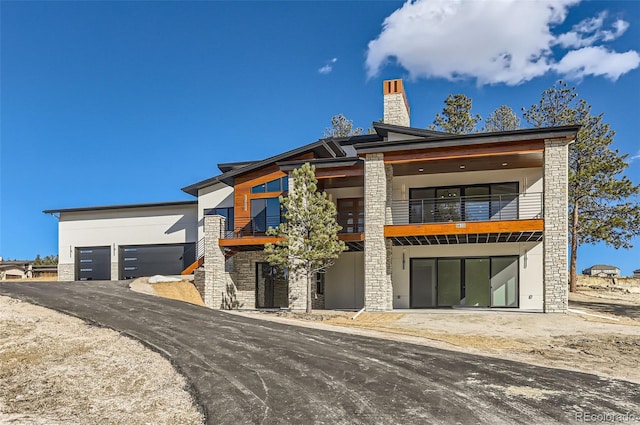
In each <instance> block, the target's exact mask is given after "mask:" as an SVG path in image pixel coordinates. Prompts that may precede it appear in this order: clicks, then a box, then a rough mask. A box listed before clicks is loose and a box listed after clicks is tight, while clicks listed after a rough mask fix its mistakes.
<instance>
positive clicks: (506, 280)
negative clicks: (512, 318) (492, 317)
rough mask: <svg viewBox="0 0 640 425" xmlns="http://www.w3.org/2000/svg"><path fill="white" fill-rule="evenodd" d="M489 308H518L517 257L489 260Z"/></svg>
mask: <svg viewBox="0 0 640 425" xmlns="http://www.w3.org/2000/svg"><path fill="white" fill-rule="evenodd" d="M491 306H492V307H517V306H518V257H492V258H491Z"/></svg>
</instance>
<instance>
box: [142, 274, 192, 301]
mask: <svg viewBox="0 0 640 425" xmlns="http://www.w3.org/2000/svg"><path fill="white" fill-rule="evenodd" d="M129 287H130V288H131V290H133V291H137V292H142V293H145V294H149V295H157V296H159V297H164V298H170V299H172V300H178V301H184V302H187V303H191V304H195V305H202V306H203V305H204V301H202V297H201V296H200V293H199V292H198V290H197V289H196V287H195V286H194V285H193V283H191V282H190V281H186V280H183V281H180V282H158V283H149V278H148V277H141V278H139V279H136V280H134V281H133V282H131V283H130V284H129Z"/></svg>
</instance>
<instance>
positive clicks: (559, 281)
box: [543, 139, 569, 313]
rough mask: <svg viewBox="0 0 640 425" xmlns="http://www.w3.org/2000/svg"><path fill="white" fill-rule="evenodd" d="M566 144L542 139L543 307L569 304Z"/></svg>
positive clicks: (557, 308)
mask: <svg viewBox="0 0 640 425" xmlns="http://www.w3.org/2000/svg"><path fill="white" fill-rule="evenodd" d="M568 180H569V177H568V148H567V141H566V140H565V139H559V140H554V139H552V140H545V143H544V243H543V247H544V272H543V276H544V278H543V279H544V306H543V307H544V311H545V312H547V313H554V312H557V313H562V312H566V311H567V308H568V302H569V301H568V297H569V290H568V279H569V277H568V263H567V256H568V247H567V244H568V230H569V229H568V222H567V208H568Z"/></svg>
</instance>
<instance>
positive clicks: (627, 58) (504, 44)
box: [366, 0, 639, 85]
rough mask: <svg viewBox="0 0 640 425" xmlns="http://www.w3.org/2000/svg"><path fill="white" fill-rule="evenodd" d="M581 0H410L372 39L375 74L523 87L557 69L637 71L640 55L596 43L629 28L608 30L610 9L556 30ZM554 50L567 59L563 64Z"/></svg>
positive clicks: (370, 61) (612, 73) (573, 73)
mask: <svg viewBox="0 0 640 425" xmlns="http://www.w3.org/2000/svg"><path fill="white" fill-rule="evenodd" d="M579 2H580V0H538V1H522V0H493V1H478V0H408V1H407V2H406V3H405V4H404V5H403V6H402V7H401V8H400V9H398V10H396V11H395V12H393V13H392V14H391V15H390V16H388V17H387V18H386V19H385V20H384V22H383V24H382V32H381V33H380V34H379V35H378V37H377V38H376V39H375V40H372V41H370V42H369V46H368V51H367V58H366V68H367V73H368V75H369V77H372V76H375V75H377V74H378V72H379V71H380V69H381V68H382V67H384V66H385V65H386V64H387V63H389V62H390V61H395V62H397V63H398V64H399V65H400V66H402V67H404V68H405V69H406V70H407V71H408V72H409V75H410V77H411V78H421V77H425V78H445V79H448V80H456V79H460V78H475V79H476V80H477V82H478V84H498V83H504V84H508V85H516V84H520V83H523V82H525V81H529V80H531V79H533V78H536V77H539V76H542V75H544V74H546V73H548V72H552V71H555V72H558V73H560V74H563V75H566V76H568V77H575V78H581V77H583V76H585V75H602V76H605V77H607V78H610V79H612V80H615V79H617V78H618V77H619V76H620V75H622V74H624V73H626V72H629V71H630V70H632V69H635V68H637V67H638V57H639V56H638V53H637V52H635V51H629V52H625V53H617V52H615V51H612V50H610V49H606V48H604V47H601V46H593V45H594V44H595V43H597V42H605V41H611V40H614V39H615V38H617V37H619V36H620V35H622V34H623V33H624V32H625V31H626V30H627V28H628V27H629V24H628V23H627V22H626V21H623V20H621V19H618V20H616V21H615V22H613V23H612V24H611V25H610V26H609V29H604V27H605V22H606V21H607V13H606V12H602V13H600V14H599V15H597V16H596V17H593V18H589V19H585V20H583V21H582V22H580V23H578V24H577V25H575V26H574V27H573V28H572V29H571V31H569V32H567V33H564V34H559V35H556V34H554V33H553V31H552V30H553V28H554V27H555V26H556V25H558V24H560V23H562V22H564V20H565V19H566V17H567V14H568V13H569V8H570V7H571V6H574V5H576V4H577V3H579ZM569 48H576V49H577V50H576V49H574V50H569ZM552 49H553V50H552ZM558 49H561V50H562V51H560V52H558V51H557V50H558ZM554 51H555V54H558V53H559V54H560V55H564V56H563V57H562V59H561V60H560V61H559V62H557V61H556V60H555V59H554V56H553V55H554Z"/></svg>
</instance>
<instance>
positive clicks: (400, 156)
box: [384, 140, 544, 164]
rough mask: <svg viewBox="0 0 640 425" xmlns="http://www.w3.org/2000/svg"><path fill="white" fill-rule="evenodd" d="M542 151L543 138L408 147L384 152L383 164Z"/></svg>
mask: <svg viewBox="0 0 640 425" xmlns="http://www.w3.org/2000/svg"><path fill="white" fill-rule="evenodd" d="M543 151H544V141H543V140H530V141H525V142H513V143H501V144H482V145H473V146H451V147H445V148H433V149H410V150H406V151H402V152H386V153H385V154H384V162H385V164H401V163H405V162H417V161H437V160H443V159H456V158H473V157H483V156H497V155H510V154H527V153H536V152H543Z"/></svg>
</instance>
